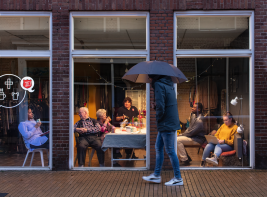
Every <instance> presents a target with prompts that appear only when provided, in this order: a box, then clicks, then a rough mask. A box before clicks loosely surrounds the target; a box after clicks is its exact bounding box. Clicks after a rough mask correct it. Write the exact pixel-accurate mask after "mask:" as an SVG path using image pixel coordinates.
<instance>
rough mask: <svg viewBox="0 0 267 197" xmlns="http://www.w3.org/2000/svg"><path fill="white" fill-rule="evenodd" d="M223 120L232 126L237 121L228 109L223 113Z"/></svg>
mask: <svg viewBox="0 0 267 197" xmlns="http://www.w3.org/2000/svg"><path fill="white" fill-rule="evenodd" d="M223 122H224V124H225V125H226V126H231V125H232V124H234V123H235V119H234V118H233V115H232V114H231V112H229V111H228V112H226V113H224V114H223Z"/></svg>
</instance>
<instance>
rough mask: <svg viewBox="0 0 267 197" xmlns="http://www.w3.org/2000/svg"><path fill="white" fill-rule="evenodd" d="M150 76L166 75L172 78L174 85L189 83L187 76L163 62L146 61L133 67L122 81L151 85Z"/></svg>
mask: <svg viewBox="0 0 267 197" xmlns="http://www.w3.org/2000/svg"><path fill="white" fill-rule="evenodd" d="M148 75H166V76H170V77H171V78H172V81H173V83H182V82H184V81H187V78H186V77H185V75H184V74H183V73H182V71H180V70H179V69H178V68H176V67H174V66H173V65H171V64H168V63H166V62H161V61H145V62H140V63H138V64H136V65H135V66H133V67H132V68H131V69H130V70H129V71H128V72H127V73H125V75H124V76H123V77H122V79H127V80H129V81H132V82H135V83H150V81H149V79H148Z"/></svg>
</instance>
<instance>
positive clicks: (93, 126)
mask: <svg viewBox="0 0 267 197" xmlns="http://www.w3.org/2000/svg"><path fill="white" fill-rule="evenodd" d="M77 128H86V129H87V133H83V134H82V135H86V134H92V133H98V132H100V130H101V127H100V125H99V123H98V122H97V121H96V120H95V121H94V120H93V119H92V118H87V119H85V120H79V121H78V122H76V124H75V125H74V132H76V129H77Z"/></svg>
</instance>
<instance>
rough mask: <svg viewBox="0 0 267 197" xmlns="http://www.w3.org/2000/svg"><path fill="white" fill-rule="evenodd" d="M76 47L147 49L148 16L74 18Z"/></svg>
mask: <svg viewBox="0 0 267 197" xmlns="http://www.w3.org/2000/svg"><path fill="white" fill-rule="evenodd" d="M74 49H146V17H144V16H135V17H133V16H132V17H122V16H120V17H114V16H107V17H90V18H85V17H81V18H80V17H77V18H74Z"/></svg>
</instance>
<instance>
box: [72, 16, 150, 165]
mask: <svg viewBox="0 0 267 197" xmlns="http://www.w3.org/2000/svg"><path fill="white" fill-rule="evenodd" d="M95 16H101V17H105V16H106V17H121V16H123V17H140V16H144V17H146V49H143V50H142V49H137V50H135V49H127V50H125V49H111V50H86V49H83V50H77V49H74V39H73V38H74V18H75V17H85V18H87V17H95ZM149 20H150V18H149V12H124V11H121V12H70V21H69V23H70V24H69V27H70V28H69V31H70V34H69V36H70V37H69V39H70V40H69V42H70V54H69V65H70V70H69V71H70V76H69V78H70V81H69V87H70V94H69V98H70V101H69V102H70V105H69V106H70V108H69V111H70V115H69V118H70V124H69V169H71V170H147V169H149V168H150V146H149V144H150V107H149V106H150V85H149V84H148V83H147V84H146V111H147V115H146V119H147V124H146V125H147V133H146V145H147V146H146V167H125V168H123V167H118V168H117V167H116V168H114V167H83V168H80V167H74V165H73V161H74V135H73V125H74V117H73V114H74V94H73V92H74V58H145V59H146V61H149V60H150V38H149V35H150V31H149V23H150V21H149Z"/></svg>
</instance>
